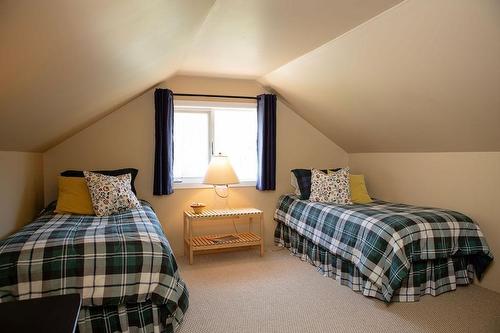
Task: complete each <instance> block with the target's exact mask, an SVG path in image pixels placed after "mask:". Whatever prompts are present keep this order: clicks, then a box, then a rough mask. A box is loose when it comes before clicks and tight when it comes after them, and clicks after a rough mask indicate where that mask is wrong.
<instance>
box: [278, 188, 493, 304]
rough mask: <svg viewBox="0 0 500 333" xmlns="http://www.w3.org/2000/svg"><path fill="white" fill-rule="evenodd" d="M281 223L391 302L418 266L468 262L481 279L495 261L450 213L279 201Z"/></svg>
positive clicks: (473, 230)
mask: <svg viewBox="0 0 500 333" xmlns="http://www.w3.org/2000/svg"><path fill="white" fill-rule="evenodd" d="M274 218H275V220H276V221H278V222H280V223H283V224H285V225H287V226H289V227H290V228H292V229H294V230H295V231H297V232H298V233H299V234H300V235H302V236H304V237H306V238H307V239H309V240H311V241H312V242H313V243H314V244H317V245H319V246H321V247H323V248H325V249H326V250H328V251H330V252H331V253H332V254H334V255H336V256H339V257H341V258H343V259H345V260H348V261H350V262H352V263H353V264H354V265H355V266H356V267H357V268H358V269H359V271H360V272H361V274H363V275H364V276H366V278H368V279H369V280H370V281H371V282H372V283H373V284H374V285H375V286H376V287H377V288H379V289H380V290H381V291H382V293H383V297H384V298H385V299H386V300H387V301H390V300H391V298H392V296H393V293H394V291H395V290H397V289H398V288H399V287H400V286H401V282H402V281H403V280H404V279H405V278H406V277H407V275H408V272H409V270H410V267H411V263H412V262H417V261H425V260H433V259H439V258H450V257H466V258H468V260H469V261H470V263H471V264H472V265H473V266H474V269H475V272H476V275H477V276H478V278H481V277H482V274H483V272H484V270H485V269H486V267H487V266H488V265H489V263H490V262H491V261H492V260H493V255H492V254H491V252H490V249H489V247H488V245H487V243H486V239H485V238H484V236H483V234H482V232H481V230H480V229H479V227H478V226H477V225H476V224H475V223H474V222H473V221H472V220H471V219H470V218H469V217H467V216H465V215H463V214H461V213H458V212H454V211H450V210H445V209H438V208H427V207H416V206H409V205H404V204H395V203H389V202H383V201H374V202H373V203H371V204H363V205H359V204H354V205H334V204H325V203H318V202H310V201H308V200H299V199H298V198H297V197H295V196H291V195H286V196H282V197H281V198H280V199H279V202H278V207H277V210H276V212H275V216H274Z"/></svg>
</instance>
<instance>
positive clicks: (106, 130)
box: [43, 77, 347, 253]
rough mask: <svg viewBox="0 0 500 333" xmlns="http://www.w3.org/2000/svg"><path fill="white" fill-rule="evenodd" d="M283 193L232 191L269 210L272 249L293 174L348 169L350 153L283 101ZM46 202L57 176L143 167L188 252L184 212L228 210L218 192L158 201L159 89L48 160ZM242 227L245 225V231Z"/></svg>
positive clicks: (146, 182)
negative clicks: (279, 206) (193, 206)
mask: <svg viewBox="0 0 500 333" xmlns="http://www.w3.org/2000/svg"><path fill="white" fill-rule="evenodd" d="M161 86H163V87H169V88H170V89H173V90H174V91H175V92H184V93H212V94H235V95H257V94H259V93H262V92H264V90H263V88H262V87H261V86H260V85H259V84H257V83H256V82H255V81H249V80H229V79H211V78H188V77H175V78H173V79H171V80H169V81H167V82H166V83H165V84H162V85H161ZM277 119H278V128H277V130H278V134H277V135H278V143H277V144H278V146H277V189H276V191H274V192H259V191H257V190H255V188H253V187H245V188H234V189H231V192H230V197H229V201H228V204H229V206H231V207H238V206H240V207H241V206H254V207H257V208H260V209H263V210H264V214H265V235H266V237H265V238H266V244H267V245H270V244H272V240H273V231H274V223H273V220H272V215H273V212H274V207H275V205H276V201H277V199H278V197H279V195H280V194H282V193H286V192H289V191H291V187H290V185H289V184H290V174H289V171H290V169H293V168H296V167H331V166H344V165H346V164H347V154H346V153H345V152H344V151H343V150H342V149H340V148H339V147H338V146H336V145H335V144H334V143H333V142H331V141H330V140H329V139H327V138H326V137H325V136H323V135H322V134H320V133H319V132H318V131H317V130H316V129H314V128H313V127H312V126H311V125H309V124H308V123H307V122H305V121H304V120H303V119H302V118H300V117H299V116H298V115H297V114H296V113H295V112H293V111H292V110H290V109H289V108H288V107H287V106H285V105H284V104H283V103H281V102H278V115H277ZM43 158H44V176H45V195H46V198H45V201H46V202H49V201H51V200H54V199H55V198H56V195H57V182H56V181H57V175H58V173H59V172H60V171H62V170H65V169H70V168H74V169H113V168H120V167H135V168H138V169H139V170H140V171H139V175H138V177H137V180H136V185H137V189H138V194H139V197H140V198H144V199H146V200H148V201H149V202H151V203H152V204H153V207H154V209H155V210H156V212H157V214H158V217H159V219H160V221H161V223H162V225H163V227H164V230H165V232H166V234H167V236H168V239H169V241H170V243H171V245H172V247H173V249H174V251H176V252H177V253H182V251H183V249H182V212H183V210H185V209H187V208H188V207H189V205H190V203H191V202H193V201H202V202H205V203H206V204H208V205H209V206H212V207H214V206H215V207H224V206H225V204H226V202H225V201H224V200H222V199H217V198H216V197H215V195H214V192H213V190H212V189H177V190H176V191H175V193H174V194H172V195H170V196H163V197H154V196H153V195H152V184H153V158H154V104H153V90H150V91H147V92H146V93H145V94H144V95H142V96H140V97H138V98H136V99H135V100H133V101H131V102H130V103H128V104H127V105H125V106H123V107H121V108H120V109H119V110H117V111H115V112H113V113H112V114H110V115H108V116H107V117H105V118H104V119H102V120H100V121H99V122H97V123H95V124H93V125H92V126H90V127H88V128H86V129H85V130H83V131H81V132H79V133H77V134H76V135H75V136H73V137H71V138H69V139H68V140H66V141H64V142H63V143H61V144H59V145H57V146H55V147H53V148H52V149H50V150H48V151H47V152H45V153H44V155H43ZM240 228H242V226H241V227H240Z"/></svg>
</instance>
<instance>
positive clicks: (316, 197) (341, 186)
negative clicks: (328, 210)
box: [309, 168, 352, 205]
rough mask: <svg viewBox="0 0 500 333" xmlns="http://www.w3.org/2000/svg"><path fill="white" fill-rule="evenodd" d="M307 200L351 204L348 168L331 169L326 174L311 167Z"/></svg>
mask: <svg viewBox="0 0 500 333" xmlns="http://www.w3.org/2000/svg"><path fill="white" fill-rule="evenodd" d="M309 200H310V201H316V202H329V203H335V204H340V205H350V204H352V201H351V189H350V179H349V168H342V169H340V170H338V171H331V172H329V173H328V174H326V173H324V172H323V171H321V170H318V169H312V171H311V196H310V197H309Z"/></svg>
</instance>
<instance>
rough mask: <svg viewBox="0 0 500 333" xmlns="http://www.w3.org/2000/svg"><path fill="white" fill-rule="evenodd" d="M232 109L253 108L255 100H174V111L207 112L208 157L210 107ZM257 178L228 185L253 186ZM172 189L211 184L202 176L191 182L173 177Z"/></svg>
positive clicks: (210, 152) (210, 121)
mask: <svg viewBox="0 0 500 333" xmlns="http://www.w3.org/2000/svg"><path fill="white" fill-rule="evenodd" d="M215 108H217V109H234V110H235V111H237V110H238V109H239V110H245V111H248V110H252V111H253V110H255V109H256V105H255V102H253V103H252V102H250V103H249V102H246V103H245V102H239V103H238V102H236V103H235V102H215V101H190V100H174V112H200V113H205V112H206V113H208V114H209V128H208V136H209V138H208V141H209V143H210V148H209V151H208V153H209V155H210V157H211V156H212V155H213V154H215V152H213V151H212V150H213V140H214V133H213V113H212V112H211V111H212V109H215ZM256 185H257V180H243V181H240V182H239V183H238V184H232V185H229V186H230V187H255V186H256ZM173 188H174V189H195V188H196V189H199V188H213V185H207V184H203V178H195V179H193V181H191V182H176V181H175V179H174V184H173Z"/></svg>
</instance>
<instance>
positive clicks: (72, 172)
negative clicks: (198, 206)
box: [61, 168, 311, 194]
mask: <svg viewBox="0 0 500 333" xmlns="http://www.w3.org/2000/svg"><path fill="white" fill-rule="evenodd" d="M92 172H95V173H100V174H101V175H106V176H115V177H116V176H121V175H126V174H127V173H130V175H131V178H132V179H131V180H130V187H131V188H132V192H134V194H137V192H136V191H135V177H137V174H138V173H139V170H137V169H134V168H126V169H117V170H98V171H93V170H92ZM61 176H63V177H83V171H80V170H66V171H63V172H61ZM309 178H311V177H310V176H309Z"/></svg>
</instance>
